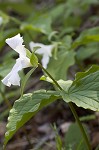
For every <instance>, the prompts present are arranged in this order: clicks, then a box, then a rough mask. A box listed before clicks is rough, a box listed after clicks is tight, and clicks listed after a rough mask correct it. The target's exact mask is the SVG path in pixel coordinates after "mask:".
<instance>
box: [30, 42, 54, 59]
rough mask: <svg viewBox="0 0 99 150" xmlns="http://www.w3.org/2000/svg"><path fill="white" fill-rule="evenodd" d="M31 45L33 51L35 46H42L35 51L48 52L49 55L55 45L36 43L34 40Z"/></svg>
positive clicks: (38, 52)
mask: <svg viewBox="0 0 99 150" xmlns="http://www.w3.org/2000/svg"><path fill="white" fill-rule="evenodd" d="M29 46H30V49H31V50H32V51H33V48H34V47H40V48H38V49H37V50H36V51H35V53H37V54H40V55H41V54H47V55H49V56H51V52H52V49H53V47H54V46H53V45H44V44H42V43H34V42H30V43H29Z"/></svg>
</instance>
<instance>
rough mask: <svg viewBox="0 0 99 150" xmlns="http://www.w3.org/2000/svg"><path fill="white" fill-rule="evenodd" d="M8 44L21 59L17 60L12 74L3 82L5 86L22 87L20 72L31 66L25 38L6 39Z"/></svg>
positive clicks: (18, 35) (18, 36) (17, 36)
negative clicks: (24, 41) (24, 43)
mask: <svg viewBox="0 0 99 150" xmlns="http://www.w3.org/2000/svg"><path fill="white" fill-rule="evenodd" d="M6 43H7V44H8V45H9V46H10V47H11V48H12V49H13V50H15V51H16V52H17V53H19V58H18V59H16V63H15V65H14V66H13V68H12V70H11V72H10V73H9V74H8V75H7V76H6V77H5V78H4V79H3V80H2V82H3V84H5V85H7V86H9V87H10V86H11V85H19V86H20V76H19V74H18V72H19V71H20V70H22V69H23V68H27V67H30V66H31V63H30V59H29V58H28V57H27V56H26V49H25V47H24V45H22V43H23V38H22V37H21V36H20V34H17V35H16V36H14V37H12V38H8V39H6Z"/></svg>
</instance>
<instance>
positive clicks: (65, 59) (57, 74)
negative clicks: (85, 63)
mask: <svg viewBox="0 0 99 150" xmlns="http://www.w3.org/2000/svg"><path fill="white" fill-rule="evenodd" d="M74 56H75V52H73V51H66V50H60V51H59V52H58V53H57V59H54V58H51V59H50V62H49V64H48V68H47V70H48V72H50V74H51V75H52V76H53V77H54V78H55V79H56V80H59V79H64V80H66V78H67V76H66V74H67V71H68V68H69V67H70V66H72V65H73V64H74V62H75V59H74Z"/></svg>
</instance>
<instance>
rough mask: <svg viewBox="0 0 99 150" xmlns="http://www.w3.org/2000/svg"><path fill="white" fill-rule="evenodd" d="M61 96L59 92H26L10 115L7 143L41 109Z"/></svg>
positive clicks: (17, 101)
mask: <svg viewBox="0 0 99 150" xmlns="http://www.w3.org/2000/svg"><path fill="white" fill-rule="evenodd" d="M59 97H60V96H59V93H58V92H55V91H46V90H39V91H36V92H33V93H29V94H25V95H23V97H21V98H20V99H18V100H16V101H15V103H14V106H13V108H12V109H11V111H10V114H9V117H8V124H7V132H6V134H5V145H6V144H7V142H8V141H9V140H10V139H11V137H12V136H13V135H14V134H15V132H16V131H17V130H18V129H19V128H20V127H21V126H23V125H24V124H25V123H26V122H27V121H28V120H29V119H30V118H31V117H33V116H34V115H35V114H36V113H37V112H38V111H39V110H40V109H42V108H43V107H45V106H47V105H48V104H50V103H52V102H54V101H55V100H56V99H58V98H59Z"/></svg>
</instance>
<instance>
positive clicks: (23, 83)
mask: <svg viewBox="0 0 99 150" xmlns="http://www.w3.org/2000/svg"><path fill="white" fill-rule="evenodd" d="M35 69H36V68H32V69H31V70H30V71H29V72H28V73H27V74H26V75H25V77H24V78H23V79H22V82H21V96H23V92H24V88H25V85H26V83H27V80H28V79H29V77H30V76H31V74H32V73H33V72H34V70H35Z"/></svg>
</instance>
